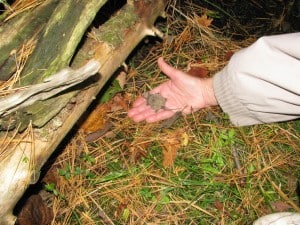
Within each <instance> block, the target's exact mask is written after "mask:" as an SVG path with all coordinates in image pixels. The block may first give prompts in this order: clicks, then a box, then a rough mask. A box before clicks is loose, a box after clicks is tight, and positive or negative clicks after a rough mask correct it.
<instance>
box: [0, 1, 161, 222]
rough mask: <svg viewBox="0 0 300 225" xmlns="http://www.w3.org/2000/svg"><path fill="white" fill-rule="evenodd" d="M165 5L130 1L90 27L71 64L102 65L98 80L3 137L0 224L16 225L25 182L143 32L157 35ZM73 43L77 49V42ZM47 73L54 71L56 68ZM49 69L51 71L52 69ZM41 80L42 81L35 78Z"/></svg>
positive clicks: (30, 180)
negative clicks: (45, 117) (49, 114)
mask: <svg viewBox="0 0 300 225" xmlns="http://www.w3.org/2000/svg"><path fill="white" fill-rule="evenodd" d="M164 7H165V2H164V0H133V1H129V2H128V3H127V4H126V5H125V6H124V7H123V8H122V9H121V10H119V12H118V13H116V15H114V16H113V17H112V18H111V19H110V20H109V21H107V22H106V23H104V24H103V25H101V26H100V27H99V28H98V29H93V31H92V32H91V33H90V35H89V36H90V37H89V38H87V39H86V40H85V42H84V44H83V46H82V47H81V49H80V50H79V51H78V53H76V55H75V56H74V60H73V63H72V65H71V66H72V68H74V69H75V70H76V68H79V67H81V66H83V65H84V64H85V63H86V62H87V61H89V60H91V59H95V60H97V61H98V62H100V64H101V67H100V69H99V74H100V79H99V80H97V81H96V82H94V83H92V85H90V86H87V85H89V84H90V83H87V84H85V86H83V87H84V89H83V90H81V89H80V87H79V89H80V90H76V89H75V90H74V89H73V90H69V91H68V92H67V93H64V94H63V95H69V96H68V97H67V98H66V99H68V102H69V103H67V104H69V106H68V107H63V108H62V109H61V110H60V111H59V112H57V113H56V114H55V115H54V117H53V118H52V119H50V120H49V121H48V122H46V123H45V124H44V125H43V126H32V123H31V122H30V121H32V120H28V121H29V126H28V128H27V130H26V131H24V132H22V133H20V134H19V133H17V132H16V131H15V132H10V133H9V134H6V135H3V137H4V138H5V139H3V141H2V147H3V148H2V152H1V153H0V155H1V164H0V180H1V181H2V182H1V184H0V224H1V225H2V224H5V225H7V224H8V225H10V224H14V222H15V216H14V215H13V213H12V212H13V209H14V207H15V205H16V203H17V202H18V201H19V199H20V198H21V197H22V195H23V194H24V192H25V190H26V189H27V188H28V187H29V185H30V184H33V183H35V182H36V181H37V180H38V178H39V172H40V170H41V168H42V166H43V165H44V164H45V162H46V161H47V160H48V158H49V157H50V156H51V154H52V153H53V152H54V150H55V149H56V147H57V146H58V144H59V143H60V142H61V141H62V139H63V138H64V137H65V136H66V134H67V133H68V132H69V130H70V129H71V128H72V127H73V126H74V124H75V123H76V121H77V120H78V119H79V117H80V116H81V115H82V114H83V113H84V112H85V111H86V109H87V108H88V106H89V105H90V104H91V102H92V101H93V100H94V99H95V96H96V95H97V94H98V93H99V91H100V90H101V89H102V87H103V86H104V85H105V83H106V82H107V81H108V80H109V78H110V77H111V75H112V74H113V73H114V71H116V70H117V68H118V67H119V66H120V65H121V64H122V63H123V62H124V61H125V60H126V58H127V57H128V55H129V54H130V53H131V52H132V50H133V49H134V48H135V47H136V46H137V45H138V43H139V42H140V41H141V40H142V39H143V38H144V37H145V36H147V35H158V34H160V32H159V31H157V30H156V29H155V28H154V27H153V25H154V22H155V21H156V19H157V17H159V16H160V15H162V14H163V12H164ZM73 47H75V48H76V46H75V45H73ZM73 47H72V48H73ZM40 54H42V53H40ZM57 54H60V53H57ZM71 55H72V54H71ZM37 57H38V56H37ZM56 62H57V61H56ZM67 62H68V61H65V63H67ZM58 64H59V66H56V67H55V68H59V67H61V65H62V64H60V63H58ZM33 67H34V66H33ZM51 71H52V73H54V70H51ZM47 73H48V75H51V73H50V72H47ZM43 78H44V77H43ZM39 80H40V81H42V80H43V79H42V78H39ZM29 83H30V82H29ZM30 84H31V83H30ZM77 89H78V88H77ZM61 96H62V95H58V96H57V97H56V98H53V99H52V101H53V102H54V103H57V102H58V101H60V98H61ZM70 98H72V103H70V102H71V100H70ZM53 102H52V104H54V103H53ZM33 106H34V105H33ZM33 106H32V107H33ZM33 114H34V113H33ZM34 115H35V116H36V117H35V118H36V119H39V114H38V112H35V114H34Z"/></svg>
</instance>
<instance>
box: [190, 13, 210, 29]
mask: <svg viewBox="0 0 300 225" xmlns="http://www.w3.org/2000/svg"><path fill="white" fill-rule="evenodd" d="M194 21H195V22H196V23H197V24H199V25H201V26H203V27H209V26H210V25H211V23H212V21H213V19H212V18H208V16H207V14H203V15H202V16H201V17H200V16H198V15H194Z"/></svg>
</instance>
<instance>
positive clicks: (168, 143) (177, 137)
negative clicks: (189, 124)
mask: <svg viewBox="0 0 300 225" xmlns="http://www.w3.org/2000/svg"><path fill="white" fill-rule="evenodd" d="M184 134H185V132H184V130H183V129H177V130H175V131H172V132H168V133H167V134H166V135H165V136H163V137H162V138H161V140H160V144H161V146H162V147H163V166H164V167H165V168H170V167H173V165H174V162H175V159H176V156H177V152H178V150H179V149H180V147H181V146H182V145H183V137H184Z"/></svg>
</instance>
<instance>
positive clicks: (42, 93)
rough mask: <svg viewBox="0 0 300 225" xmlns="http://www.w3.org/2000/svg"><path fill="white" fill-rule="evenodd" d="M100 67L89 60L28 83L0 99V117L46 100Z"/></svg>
mask: <svg viewBox="0 0 300 225" xmlns="http://www.w3.org/2000/svg"><path fill="white" fill-rule="evenodd" d="M99 69H100V63H99V62H98V61H96V60H90V61H89V62H88V63H87V64H86V65H84V66H83V67H81V68H79V69H77V70H75V71H74V70H72V69H70V68H65V69H63V70H61V71H59V72H58V73H56V74H54V75H52V76H51V77H48V78H46V79H45V80H44V81H43V83H40V84H33V85H29V86H27V87H26V88H24V89H22V90H19V91H17V92H16V93H13V94H10V95H8V96H5V97H2V98H1V99H0V105H1V108H0V117H1V116H2V115H3V116H5V115H8V114H10V113H12V112H14V111H16V110H18V109H20V108H24V107H26V106H29V105H32V104H33V103H35V102H37V101H40V100H46V99H48V98H50V97H53V96H54V95H57V94H58V93H61V92H62V91H64V90H66V89H68V88H70V87H73V86H74V85H76V84H79V83H81V82H83V81H84V80H86V79H88V78H89V77H91V76H92V75H94V74H96V73H97V72H98V70H99Z"/></svg>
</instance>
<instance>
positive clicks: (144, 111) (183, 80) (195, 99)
mask: <svg viewBox="0 0 300 225" xmlns="http://www.w3.org/2000/svg"><path fill="white" fill-rule="evenodd" d="M158 66H159V68H160V69H161V71H162V72H163V73H164V74H165V75H167V76H168V77H169V78H170V80H168V81H166V82H164V83H162V84H161V85H159V86H158V87H156V88H154V89H153V90H151V91H150V93H151V94H155V93H159V94H160V95H161V96H162V97H164V98H165V99H166V103H165V107H164V108H162V109H159V110H158V111H155V110H153V109H152V108H151V106H150V105H148V104H147V100H146V99H145V98H144V97H139V98H138V99H137V100H136V101H135V102H134V103H133V106H132V108H131V109H130V110H129V111H128V116H129V117H130V118H132V119H133V120H134V121H135V122H140V121H143V120H146V121H147V122H148V123H151V122H156V121H160V120H164V119H168V118H170V117H172V116H173V115H174V114H175V113H176V112H178V111H181V112H182V113H183V114H189V113H191V112H195V111H197V110H199V109H202V108H205V107H208V106H213V105H217V104H218V103H217V100H216V98H215V96H214V91H213V84H212V78H197V77H194V76H191V75H188V74H187V73H184V72H183V71H180V70H177V69H175V68H174V67H172V66H170V65H168V64H167V63H166V62H165V61H164V60H163V58H159V59H158Z"/></svg>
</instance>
